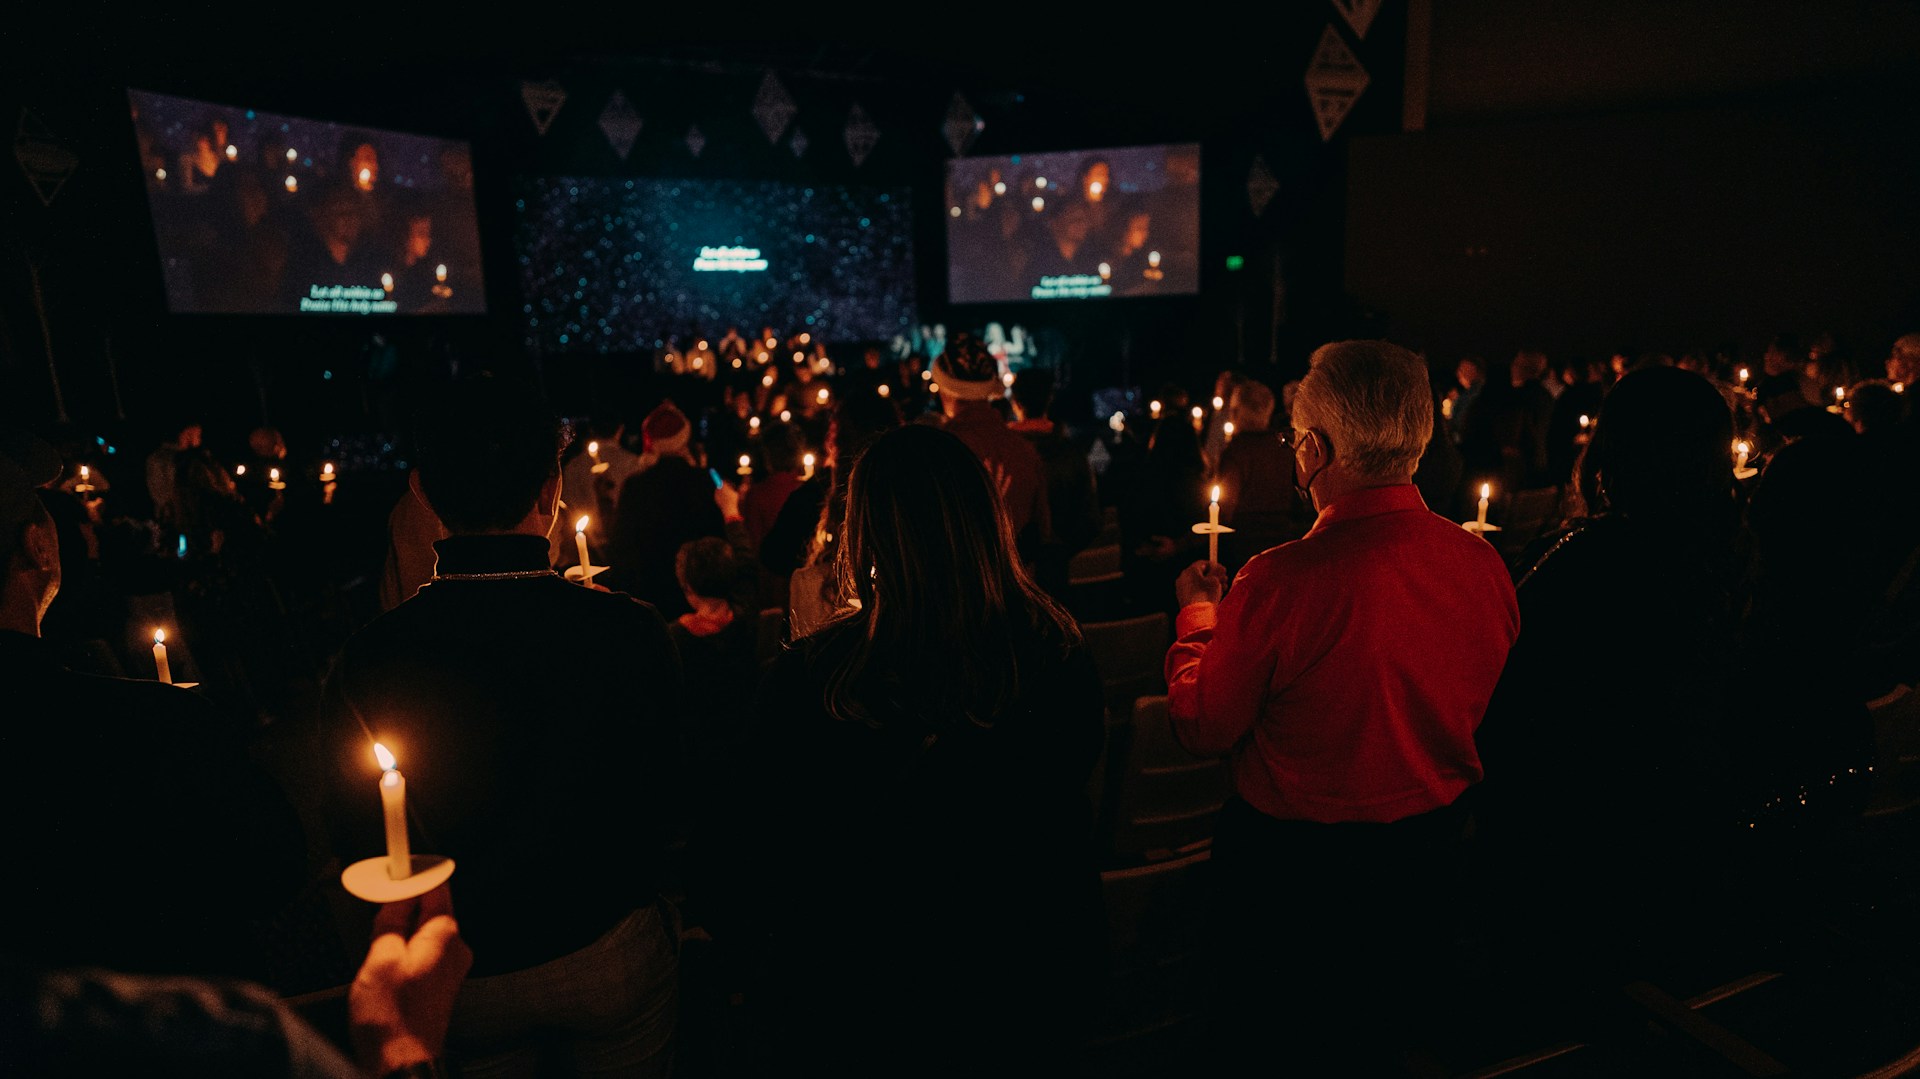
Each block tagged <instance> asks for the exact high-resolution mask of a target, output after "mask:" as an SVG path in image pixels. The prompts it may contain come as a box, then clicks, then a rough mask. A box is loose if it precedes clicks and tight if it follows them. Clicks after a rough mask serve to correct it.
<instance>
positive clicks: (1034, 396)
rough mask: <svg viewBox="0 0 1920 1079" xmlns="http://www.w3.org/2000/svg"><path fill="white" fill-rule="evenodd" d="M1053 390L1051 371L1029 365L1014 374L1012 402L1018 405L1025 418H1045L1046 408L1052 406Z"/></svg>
mask: <svg viewBox="0 0 1920 1079" xmlns="http://www.w3.org/2000/svg"><path fill="white" fill-rule="evenodd" d="M1053 392H1054V377H1053V372H1052V371H1046V370H1042V369H1040V368H1036V367H1030V368H1028V369H1027V370H1025V371H1022V372H1020V373H1019V374H1018V375H1016V376H1014V379H1013V403H1014V404H1015V405H1017V406H1019V408H1020V413H1021V415H1023V416H1025V417H1026V418H1027V419H1030V420H1043V419H1046V418H1047V410H1048V409H1050V408H1052V407H1053Z"/></svg>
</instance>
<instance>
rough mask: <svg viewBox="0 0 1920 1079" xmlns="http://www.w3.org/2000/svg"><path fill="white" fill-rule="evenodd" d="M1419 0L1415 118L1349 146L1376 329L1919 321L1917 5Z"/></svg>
mask: <svg viewBox="0 0 1920 1079" xmlns="http://www.w3.org/2000/svg"><path fill="white" fill-rule="evenodd" d="M1435 8H1436V10H1435V11H1434V20H1433V34H1432V42H1433V45H1432V53H1431V71H1432V75H1431V79H1432V89H1431V94H1430V99H1431V102H1432V113H1431V116H1430V121H1429V124H1428V127H1427V130H1425V131H1418V132H1414V133H1410V134H1395V135H1374V136H1365V137H1357V138H1355V139H1354V140H1352V142H1351V143H1350V144H1349V159H1348V168H1347V176H1348V197H1347V205H1346V228H1345V245H1346V266H1345V280H1346V288H1347V291H1348V292H1349V294H1350V296H1351V298H1352V300H1353V301H1354V302H1355V303H1356V304H1357V305H1358V306H1359V307H1361V308H1362V309H1364V310H1367V311H1369V312H1371V313H1372V315H1373V317H1374V319H1375V325H1378V326H1382V327H1385V328H1387V329H1388V331H1389V332H1391V333H1394V334H1397V335H1400V336H1403V337H1405V338H1406V339H1408V340H1410V341H1414V342H1416V343H1419V344H1423V345H1426V346H1427V347H1428V348H1429V349H1430V350H1431V351H1432V352H1433V353H1434V354H1435V356H1436V359H1440V360H1442V361H1444V360H1445V359H1447V358H1449V357H1452V356H1457V355H1459V354H1462V353H1464V352H1468V351H1485V352H1487V353H1489V354H1490V355H1493V356H1494V357H1495V358H1496V359H1498V358H1503V357H1504V356H1505V355H1508V354H1510V353H1511V351H1512V349H1513V348H1515V347H1516V346H1518V345H1520V344H1522V343H1529V342H1531V343H1537V344H1540V345H1543V346H1544V347H1546V348H1548V349H1549V350H1553V351H1559V352H1562V353H1566V352H1573V353H1585V354H1595V355H1604V354H1606V353H1608V352H1611V351H1613V350H1616V349H1628V350H1648V349H1657V350H1662V351H1679V350H1685V349H1690V348H1700V349H1709V350H1713V349H1720V348H1727V349H1731V350H1733V351H1734V352H1735V353H1736V354H1738V355H1742V356H1745V355H1748V354H1751V353H1753V352H1755V350H1757V349H1758V348H1759V347H1760V346H1761V345H1762V344H1763V343H1764V342H1765V340H1766V339H1767V338H1768V337H1769V336H1771V335H1772V334H1774V333H1777V332H1791V333H1795V334H1798V335H1800V336H1801V337H1802V338H1803V339H1806V338H1811V337H1812V336H1814V335H1816V334H1819V333H1822V332H1832V333H1834V334H1836V335H1838V336H1839V338H1840V340H1841V343H1842V344H1843V346H1850V347H1851V348H1852V349H1853V350H1854V351H1855V353H1856V355H1858V356H1860V357H1861V358H1864V359H1867V360H1870V361H1877V360H1879V359H1881V358H1883V357H1884V355H1885V349H1886V347H1887V344H1888V342H1889V341H1890V340H1891V338H1892V337H1894V336H1897V335H1899V334H1901V333H1905V332H1910V331H1912V330H1915V329H1920V290H1916V289H1915V287H1914V282H1915V277H1914V273H1913V269H1912V266H1913V258H1914V251H1915V243H1916V240H1920V201H1917V200H1915V199H1914V198H1913V190H1914V185H1915V182H1916V180H1920V139H1916V136H1917V135H1920V94H1916V93H1915V88H1914V85H1913V81H1914V76H1913V72H1914V71H1915V70H1916V65H1917V64H1920V6H1915V5H1912V4H1896V3H1870V2H1865V0H1855V2H1847V3H1837V4H1833V5H1805V4H1798V5H1796V4H1788V3H1783V2H1778V0H1756V2H1755V3H1752V4H1744V5H1728V4H1719V5H1714V4H1705V3H1697V2H1688V0H1681V2H1667V3H1658V4H1655V3H1650V2H1643V0H1621V2H1620V3H1618V4H1615V5H1610V6H1609V7H1608V8H1607V10H1606V11H1605V12H1604V14H1601V13H1599V12H1597V11H1596V10H1588V11H1586V12H1584V13H1581V12H1579V11H1577V10H1573V9H1568V8H1566V7H1564V6H1560V5H1526V4H1521V3H1518V2H1514V0H1462V2H1461V3H1459V4H1451V5H1450V4H1439V5H1436V6H1435Z"/></svg>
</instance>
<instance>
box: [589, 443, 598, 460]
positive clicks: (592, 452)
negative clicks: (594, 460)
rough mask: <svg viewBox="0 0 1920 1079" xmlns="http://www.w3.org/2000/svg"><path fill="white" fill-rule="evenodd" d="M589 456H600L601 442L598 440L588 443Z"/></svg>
mask: <svg viewBox="0 0 1920 1079" xmlns="http://www.w3.org/2000/svg"><path fill="white" fill-rule="evenodd" d="M587 456H588V457H598V456H600V443H598V442H589V443H587Z"/></svg>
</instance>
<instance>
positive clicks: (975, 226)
mask: <svg viewBox="0 0 1920 1079" xmlns="http://www.w3.org/2000/svg"><path fill="white" fill-rule="evenodd" d="M946 194H947V198H946V210H947V253H948V262H947V295H948V298H949V299H950V300H952V301H953V302H954V303H979V302H998V301H1007V300H1082V299H1100V298H1105V297H1112V296H1175V295H1183V294H1191V293H1195V292H1198V291H1199V290H1200V146H1199V144H1198V143H1176V144H1172V145H1166V146H1129V147H1123V148H1119V149H1111V150H1077V151H1068V152H1062V153H1045V154H1014V155H1012V156H1010V157H963V158H959V159H956V160H954V161H950V162H948V163H947V192H946Z"/></svg>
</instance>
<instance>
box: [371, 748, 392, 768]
mask: <svg viewBox="0 0 1920 1079" xmlns="http://www.w3.org/2000/svg"><path fill="white" fill-rule="evenodd" d="M373 759H374V760H376V761H379V762H380V770H381V771H383V772H391V771H393V766H394V764H395V763H397V762H396V761H395V760H394V759H393V753H392V752H391V751H389V750H388V749H387V747H386V746H383V745H381V744H380V743H378V742H375V743H374V744H373Z"/></svg>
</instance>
